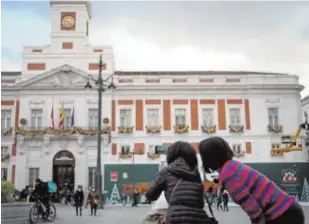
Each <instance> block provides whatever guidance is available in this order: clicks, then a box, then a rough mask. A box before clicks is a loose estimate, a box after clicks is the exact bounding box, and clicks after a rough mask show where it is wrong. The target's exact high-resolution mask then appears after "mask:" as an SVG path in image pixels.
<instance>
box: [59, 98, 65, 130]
mask: <svg viewBox="0 0 309 224" xmlns="http://www.w3.org/2000/svg"><path fill="white" fill-rule="evenodd" d="M63 125H64V105H63V104H62V105H61V107H60V111H59V125H58V126H59V128H60V127H63Z"/></svg>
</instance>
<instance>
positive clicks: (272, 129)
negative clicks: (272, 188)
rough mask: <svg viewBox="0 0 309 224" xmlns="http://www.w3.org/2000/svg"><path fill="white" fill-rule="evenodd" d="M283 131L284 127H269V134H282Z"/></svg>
mask: <svg viewBox="0 0 309 224" xmlns="http://www.w3.org/2000/svg"><path fill="white" fill-rule="evenodd" d="M282 130H283V126H282V125H268V131H269V132H274V133H279V132H282Z"/></svg>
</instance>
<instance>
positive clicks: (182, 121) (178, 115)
mask: <svg viewBox="0 0 309 224" xmlns="http://www.w3.org/2000/svg"><path fill="white" fill-rule="evenodd" d="M186 123H187V122H186V109H180V108H178V109H175V124H176V125H186Z"/></svg>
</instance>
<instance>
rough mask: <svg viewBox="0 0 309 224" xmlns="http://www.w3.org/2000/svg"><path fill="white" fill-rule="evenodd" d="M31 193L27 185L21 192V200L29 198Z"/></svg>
mask: <svg viewBox="0 0 309 224" xmlns="http://www.w3.org/2000/svg"><path fill="white" fill-rule="evenodd" d="M29 194H30V190H29V186H28V185H27V186H26V187H25V188H24V189H23V190H22V191H21V193H20V197H19V200H27V198H28V196H29Z"/></svg>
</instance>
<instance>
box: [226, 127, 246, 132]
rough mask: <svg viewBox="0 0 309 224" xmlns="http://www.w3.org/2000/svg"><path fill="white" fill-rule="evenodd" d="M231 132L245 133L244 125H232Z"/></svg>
mask: <svg viewBox="0 0 309 224" xmlns="http://www.w3.org/2000/svg"><path fill="white" fill-rule="evenodd" d="M229 127H230V132H237V133H239V132H243V131H244V126H243V125H230V126H229Z"/></svg>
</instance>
